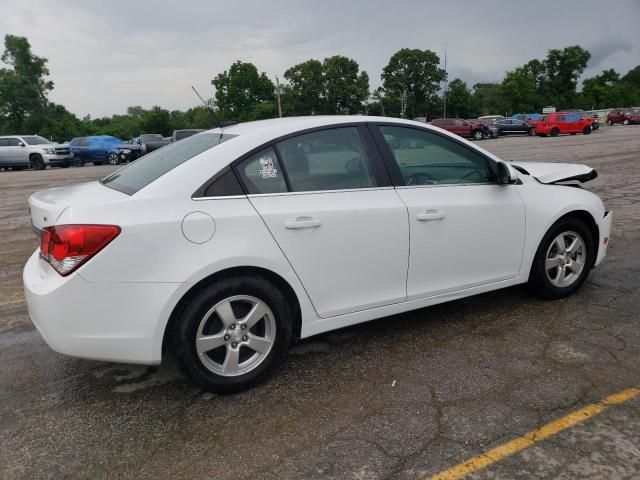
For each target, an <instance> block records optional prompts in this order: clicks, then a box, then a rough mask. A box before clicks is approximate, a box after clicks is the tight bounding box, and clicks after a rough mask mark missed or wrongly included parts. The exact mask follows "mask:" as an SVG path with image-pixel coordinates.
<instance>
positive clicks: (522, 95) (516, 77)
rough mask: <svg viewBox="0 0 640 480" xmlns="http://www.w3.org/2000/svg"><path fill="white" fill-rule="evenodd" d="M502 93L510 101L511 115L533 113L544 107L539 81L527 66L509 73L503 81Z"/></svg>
mask: <svg viewBox="0 0 640 480" xmlns="http://www.w3.org/2000/svg"><path fill="white" fill-rule="evenodd" d="M530 63H531V62H530ZM502 93H503V95H504V96H505V97H506V98H507V99H509V110H510V112H511V113H531V112H535V111H537V110H539V109H540V108H541V107H542V105H541V102H540V100H539V95H538V79H537V77H536V74H535V73H534V71H532V69H531V68H528V66H527V65H525V66H524V67H518V68H516V69H515V70H512V71H510V72H507V74H506V76H505V78H504V80H503V81H502Z"/></svg>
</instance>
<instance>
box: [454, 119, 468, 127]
mask: <svg viewBox="0 0 640 480" xmlns="http://www.w3.org/2000/svg"><path fill="white" fill-rule="evenodd" d="M455 123H456V127H462V126H464V125H466V122H465V121H464V120H455Z"/></svg>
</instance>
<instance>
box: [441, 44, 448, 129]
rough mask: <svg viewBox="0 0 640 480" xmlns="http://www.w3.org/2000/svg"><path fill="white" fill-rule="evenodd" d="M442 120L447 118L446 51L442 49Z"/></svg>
mask: <svg viewBox="0 0 640 480" xmlns="http://www.w3.org/2000/svg"><path fill="white" fill-rule="evenodd" d="M442 98H443V105H442V118H447V49H446V48H445V49H444V94H443V95H442Z"/></svg>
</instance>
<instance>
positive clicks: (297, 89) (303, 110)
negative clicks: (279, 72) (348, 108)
mask: <svg viewBox="0 0 640 480" xmlns="http://www.w3.org/2000/svg"><path fill="white" fill-rule="evenodd" d="M284 78H286V79H287V81H288V82H289V85H288V88H287V89H286V90H285V91H286V95H285V97H286V98H287V100H288V103H289V104H290V106H291V111H292V112H293V114H294V115H312V114H314V113H318V112H320V111H322V110H323V102H324V100H325V88H324V79H323V71H322V63H320V61H318V60H313V59H312V60H307V61H306V62H302V63H299V64H297V65H294V66H293V67H291V68H289V69H288V70H286V71H285V72H284Z"/></svg>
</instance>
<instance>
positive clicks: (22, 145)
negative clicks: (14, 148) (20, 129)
mask: <svg viewBox="0 0 640 480" xmlns="http://www.w3.org/2000/svg"><path fill="white" fill-rule="evenodd" d="M18 146H19V147H24V146H26V145H25V144H24V142H18Z"/></svg>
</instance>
